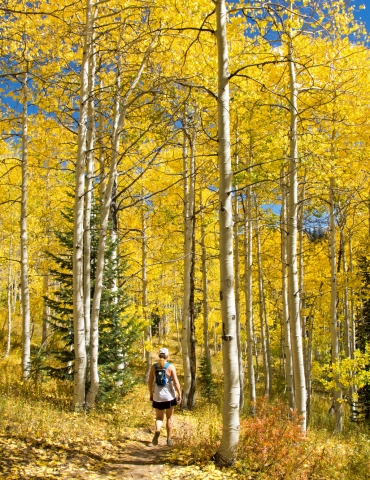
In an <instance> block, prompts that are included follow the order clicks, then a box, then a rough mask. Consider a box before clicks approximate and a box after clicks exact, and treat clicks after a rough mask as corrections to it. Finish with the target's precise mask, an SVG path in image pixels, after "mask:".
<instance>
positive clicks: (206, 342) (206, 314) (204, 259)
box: [200, 191, 212, 372]
mask: <svg viewBox="0 0 370 480" xmlns="http://www.w3.org/2000/svg"><path fill="white" fill-rule="evenodd" d="M205 238H206V229H205V219H204V205H203V199H202V191H201V192H200V246H201V250H202V287H203V298H202V303H203V345H204V354H205V356H206V357H207V362H208V365H209V368H210V371H211V372H212V363H211V351H210V349H209V334H208V319H209V307H208V278H207V247H206V241H205Z"/></svg>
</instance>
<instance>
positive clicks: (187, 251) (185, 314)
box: [181, 121, 194, 408]
mask: <svg viewBox="0 0 370 480" xmlns="http://www.w3.org/2000/svg"><path fill="white" fill-rule="evenodd" d="M184 124H185V125H184V143H183V150H182V155H183V182H184V183H183V186H184V298H183V307H182V329H181V349H182V364H183V370H184V386H183V391H182V407H183V408H188V397H189V391H190V387H191V371H190V312H189V306H190V271H191V248H192V238H193V236H192V226H193V223H192V221H191V213H190V212H192V211H193V210H194V208H193V205H192V195H191V192H190V186H189V177H190V176H191V169H190V168H189V154H188V135H187V131H186V121H184Z"/></svg>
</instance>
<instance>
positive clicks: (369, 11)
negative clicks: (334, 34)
mask: <svg viewBox="0 0 370 480" xmlns="http://www.w3.org/2000/svg"><path fill="white" fill-rule="evenodd" d="M351 4H352V5H355V17H356V18H357V19H358V20H362V21H363V22H364V23H365V25H366V27H367V30H368V31H370V0H355V1H352V2H351ZM360 5H365V9H364V10H360V8H359V7H360Z"/></svg>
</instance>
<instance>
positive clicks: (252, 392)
mask: <svg viewBox="0 0 370 480" xmlns="http://www.w3.org/2000/svg"><path fill="white" fill-rule="evenodd" d="M244 259H245V260H244V265H245V272H244V277H245V308H246V320H247V324H246V327H247V358H248V388H249V402H250V413H251V415H254V411H255V403H256V380H255V375H254V363H253V350H254V349H255V350H256V358H257V356H258V355H257V346H256V345H255V333H254V325H253V276H252V275H253V220H252V186H251V185H248V186H247V188H246V195H245V209H244Z"/></svg>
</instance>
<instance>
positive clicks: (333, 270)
mask: <svg viewBox="0 0 370 480" xmlns="http://www.w3.org/2000/svg"><path fill="white" fill-rule="evenodd" d="M329 199H330V200H329V203H330V213H329V215H330V239H329V255H330V275H331V302H330V304H331V308H330V318H331V362H332V366H333V367H334V368H335V369H336V368H337V367H338V364H339V341H338V326H337V265H336V263H337V262H336V251H335V249H336V242H335V206H334V178H333V177H331V178H330V189H329ZM334 382H335V386H334V389H333V405H334V412H335V431H336V432H338V433H341V432H342V428H343V413H342V403H341V400H342V389H341V386H340V383H339V377H338V374H335V376H334Z"/></svg>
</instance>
